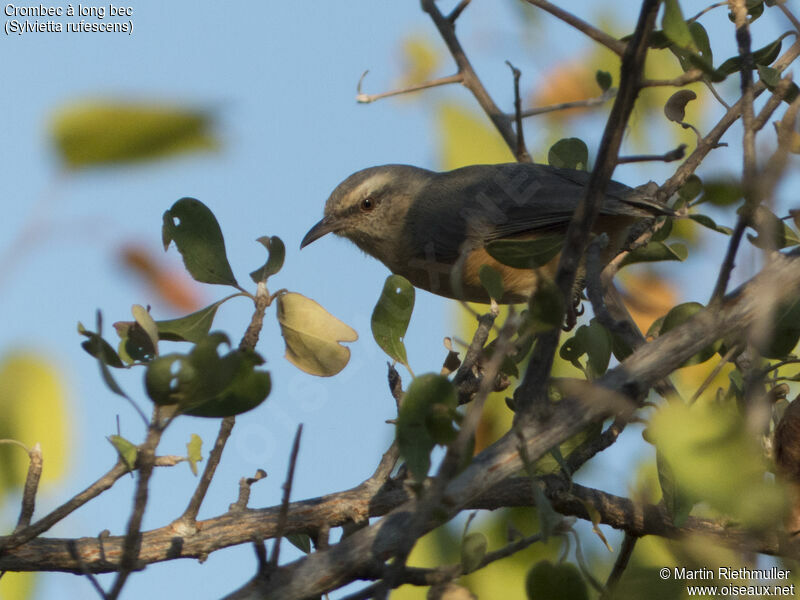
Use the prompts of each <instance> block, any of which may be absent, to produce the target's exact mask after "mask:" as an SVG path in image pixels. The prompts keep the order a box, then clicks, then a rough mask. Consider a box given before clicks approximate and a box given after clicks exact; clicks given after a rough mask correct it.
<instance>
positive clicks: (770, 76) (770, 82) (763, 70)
mask: <svg viewBox="0 0 800 600" xmlns="http://www.w3.org/2000/svg"><path fill="white" fill-rule="evenodd" d="M756 68H757V69H758V76H759V77H760V78H761V81H763V82H764V85H766V86H767V89H768V90H769V91H770V92H774V91H775V89H776V88H777V87H778V84H779V83H780V81H781V72H780V71H778V69H773V68H772V67H765V66H763V65H757V67H756ZM798 94H800V87H798V86H797V84H796V83H795V82H793V81H791V82H789V88H788V90H787V91H786V93H785V94H784V95H783V101H784V102H786V103H787V104H791V103H792V102H794V100H795V98H797V95H798ZM776 127H777V123H776ZM792 152H795V151H794V150H792Z"/></svg>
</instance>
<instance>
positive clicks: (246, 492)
mask: <svg viewBox="0 0 800 600" xmlns="http://www.w3.org/2000/svg"><path fill="white" fill-rule="evenodd" d="M266 476H267V472H266V471H265V470H264V469H259V470H258V471H256V474H255V475H254V476H253V477H242V478H241V479H240V480H239V497H238V498H237V499H236V502H234V503H233V504H231V505H230V506H229V507H228V510H230V511H231V512H236V511H239V510H244V509H246V508H247V503H248V502H249V501H250V488H251V487H252V486H253V484H254V483H256V482H257V481H261V480H262V479H264V478H265V477H266Z"/></svg>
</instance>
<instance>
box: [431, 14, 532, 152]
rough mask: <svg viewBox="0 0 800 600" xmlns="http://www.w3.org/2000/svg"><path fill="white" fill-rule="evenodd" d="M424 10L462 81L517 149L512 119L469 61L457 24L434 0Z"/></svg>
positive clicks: (508, 141) (496, 126)
mask: <svg viewBox="0 0 800 600" xmlns="http://www.w3.org/2000/svg"><path fill="white" fill-rule="evenodd" d="M422 10H424V11H425V12H426V13H428V14H429V15H430V17H431V19H432V20H433V23H434V25H436V28H437V29H438V30H439V35H441V36H442V39H443V40H444V43H445V44H446V45H447V49H448V50H449V51H450V54H451V55H452V57H453V60H455V61H456V65H457V66H458V73H459V74H460V75H461V77H462V79H463V80H462V82H461V83H463V84H464V87H466V88H467V89H468V90H469V91H470V92H472V95H473V96H474V97H475V99H476V100H477V101H478V104H480V106H481V108H482V109H483V111H484V112H485V113H486V114H487V115H488V117H489V118H490V119H491V121H492V123H493V124H494V126H495V128H496V129H497V131H498V132H499V133H500V135H501V136H502V137H503V140H504V141H505V143H506V145H507V146H508V148H509V150H511V152H512V153H513V152H514V151H515V149H516V144H517V136H516V135H514V130H513V129H512V127H511V120H510V119H509V118H508V117H507V116H506V115H505V113H503V112H502V111H501V110H500V109H499V108H498V107H497V105H496V104H495V102H494V100H492V97H491V96H490V95H489V92H488V91H486V88H485V87H484V86H483V83H481V80H480V78H479V77H478V76H477V74H476V73H475V69H474V68H473V67H472V64H471V63H470V62H469V59H468V58H467V55H466V53H465V52H464V49H463V48H462V47H461V43H460V42H459V41H458V38H457V37H456V30H455V25H454V24H453V23H452V22H451V21H450V20H448V18H447V17H445V16H444V15H442V13H441V11H439V8H438V7H437V6H436V2H435V1H434V0H422Z"/></svg>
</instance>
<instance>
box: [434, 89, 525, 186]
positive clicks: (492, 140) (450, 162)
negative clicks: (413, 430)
mask: <svg viewBox="0 0 800 600" xmlns="http://www.w3.org/2000/svg"><path fill="white" fill-rule="evenodd" d="M437 113H438V114H437V115H436V119H435V121H436V123H438V124H439V132H440V137H441V140H442V142H441V144H442V146H441V148H442V150H441V152H440V156H441V162H442V169H443V170H445V171H449V170H451V169H457V168H458V167H463V166H466V165H476V164H486V163H504V162H514V160H515V159H514V156H513V155H512V154H511V151H510V150H509V149H508V147H507V146H506V144H505V142H503V138H502V137H500V134H499V133H497V130H496V129H494V127H492V125H491V123H490V122H489V121H488V119H486V117H483V116H480V117H479V116H477V113H473V112H472V111H468V110H466V109H464V108H461V107H460V106H458V105H457V104H442V105H441V106H440V107H439V108H438V110H437Z"/></svg>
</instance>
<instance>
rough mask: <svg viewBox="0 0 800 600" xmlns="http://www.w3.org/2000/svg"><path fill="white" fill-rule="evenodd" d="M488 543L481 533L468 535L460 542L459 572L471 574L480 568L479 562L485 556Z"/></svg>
mask: <svg viewBox="0 0 800 600" xmlns="http://www.w3.org/2000/svg"><path fill="white" fill-rule="evenodd" d="M488 547H489V542H488V540H487V539H486V536H485V535H483V534H482V533H470V534H468V535H465V536H464V539H463V540H462V541H461V570H462V572H463V573H465V574H466V573H472V571H474V570H476V569H477V568H478V567H480V566H481V561H482V560H483V558H484V557H485V556H486V549H487V548H488Z"/></svg>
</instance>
